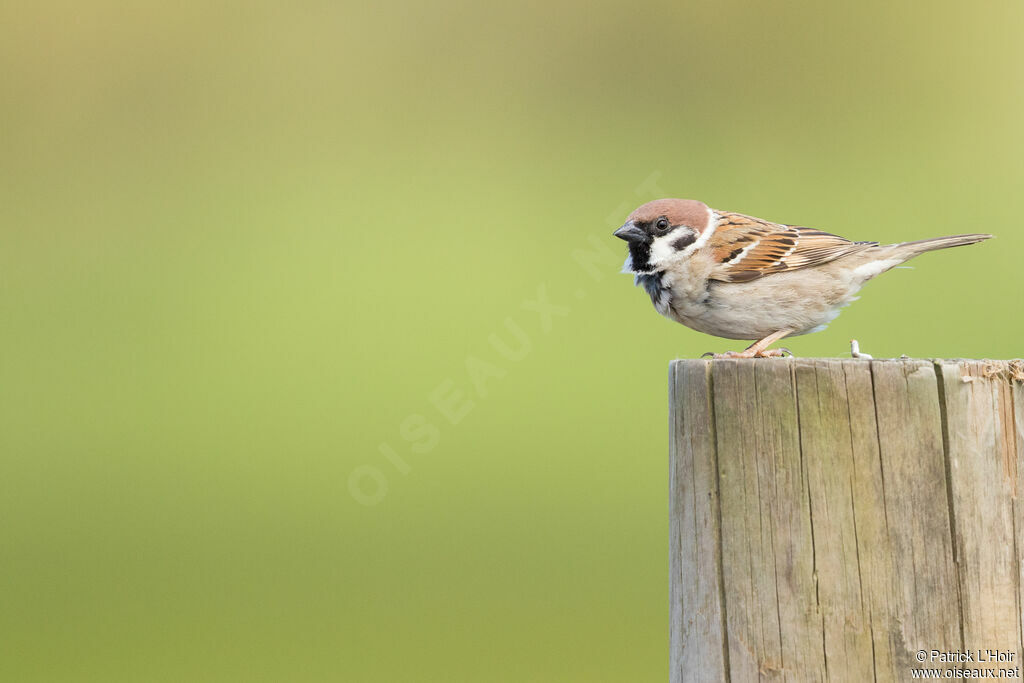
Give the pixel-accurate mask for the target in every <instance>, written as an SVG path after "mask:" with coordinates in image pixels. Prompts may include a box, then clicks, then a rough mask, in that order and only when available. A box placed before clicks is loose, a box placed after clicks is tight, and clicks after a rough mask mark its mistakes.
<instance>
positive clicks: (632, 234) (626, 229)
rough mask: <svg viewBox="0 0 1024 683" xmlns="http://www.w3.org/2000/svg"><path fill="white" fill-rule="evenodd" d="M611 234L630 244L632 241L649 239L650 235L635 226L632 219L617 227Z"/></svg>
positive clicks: (646, 240)
mask: <svg viewBox="0 0 1024 683" xmlns="http://www.w3.org/2000/svg"><path fill="white" fill-rule="evenodd" d="M612 234H613V235H615V236H616V237H618V238H619V239H620V240H626V241H627V242H629V243H630V244H632V243H633V242H650V241H651V238H650V236H649V235H648V234H647V233H646V232H644V231H643V230H641V229H640V228H638V227H636V226H635V225H634V224H633V221H629V222H627V223H626V224H625V225H623V226H622V227H621V228H619V229H618V230H616V231H615V232H613V233H612Z"/></svg>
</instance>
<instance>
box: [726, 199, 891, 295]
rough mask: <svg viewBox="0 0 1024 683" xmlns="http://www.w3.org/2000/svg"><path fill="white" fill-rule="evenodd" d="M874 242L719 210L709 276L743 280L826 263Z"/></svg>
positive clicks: (874, 244)
mask: <svg viewBox="0 0 1024 683" xmlns="http://www.w3.org/2000/svg"><path fill="white" fill-rule="evenodd" d="M877 244H878V243H877V242H851V241H850V240H848V239H845V238H843V237H839V236H838V235H832V234H830V233H827V232H823V231H821V230H815V229H813V228H801V227H797V226H793V225H779V224H777V223H770V222H768V221H763V220H761V219H759V218H753V217H751V216H744V215H742V214H736V213H719V218H718V222H717V224H716V229H715V233H714V235H713V236H712V237H711V240H710V241H709V243H708V247H709V248H710V249H711V252H712V254H713V256H714V258H715V260H716V261H717V262H718V264H719V265H718V267H717V268H716V269H715V270H714V271H712V273H711V279H713V280H720V281H724V282H747V281H749V280H755V279H757V278H759V277H763V276H765V275H769V274H771V273H778V272H782V271H786V270H797V269H800V268H808V267H810V266H816V265H820V264H822V263H828V262H829V261H834V260H835V259H837V258H839V257H841V256H846V255H847V254H852V253H856V252H858V251H863V250H864V249H868V248H870V247H873V246H877Z"/></svg>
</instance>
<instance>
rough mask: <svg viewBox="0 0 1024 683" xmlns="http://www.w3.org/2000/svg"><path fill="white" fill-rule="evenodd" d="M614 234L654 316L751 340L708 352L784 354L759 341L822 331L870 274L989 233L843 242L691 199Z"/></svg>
mask: <svg viewBox="0 0 1024 683" xmlns="http://www.w3.org/2000/svg"><path fill="white" fill-rule="evenodd" d="M614 234H615V236H616V237H619V238H621V239H623V240H625V241H626V242H628V243H629V256H628V257H627V258H626V263H625V265H624V266H623V272H624V273H634V274H635V279H634V284H636V285H637V286H642V287H643V288H644V289H645V290H646V291H647V293H648V294H649V295H650V297H651V301H652V302H653V303H654V307H655V308H656V309H657V311H658V312H659V313H661V314H662V315H664V316H665V317H667V318H670V319H672V320H675V321H676V322H679V323H682V324H683V325H686V326H687V327H689V328H691V329H694V330H697V331H698V332H704V333H705V334H710V335H714V336H716V337H725V338H727V339H752V340H757V341H755V342H754V343H753V344H751V345H750V346H749V347H747V349H746V350H744V351H728V352H725V353H720V354H713V355H714V356H715V357H716V358H767V357H773V356H775V357H777V356H783V355H785V353H784V351H783V350H781V349H768V347H769V346H770V345H771V344H773V343H774V342H776V341H778V340H780V339H782V338H783V337H788V336H795V335H800V334H809V333H811V332H818V331H820V330H823V329H825V327H826V326H827V325H828V324H829V323H830V322H832V320H834V319H835V318H836V316H838V315H839V311H840V309H841V308H842V307H843V306H846V305H848V304H850V303H851V302H852V301H854V300H855V299H856V297H855V296H854V295H855V294H856V293H857V291H858V290H859V289H860V288H861V287H862V286H864V283H865V282H867V281H868V280H870V279H871V278H873V277H875V276H877V275H880V274H882V273H884V272H885V271H887V270H889V269H890V268H893V267H895V266H898V265H899V264H901V263H903V262H904V261H907V260H909V259H912V258H913V257H915V256H917V255H918V254H923V253H924V252H926V251H932V250H934V249H945V248H947V247H958V246H960V245H962V244H974V243H975V242H981V241H982V240H987V239H989V238H990V237H992V235H983V234H973V235H954V236H952V237H936V238H933V239H927V240H919V241H916V242H901V243H900V244H888V245H880V244H879V243H878V242H851V241H850V240H848V239H845V238H843V237H839V236H838V235H832V234H829V233H827V232H822V231H821V230H814V229H812V228H802V227H797V226H794V225H785V224H782V223H772V222H769V221H766V220H762V219H760V218H754V217H752V216H744V215H743V214H739V213H732V212H728V211H716V210H715V209H712V208H709V207H708V206H707V205H706V204H704V203H703V202H699V201H696V200H693V199H658V200H655V201H653V202H648V203H647V204H644V205H643V206H641V207H639V208H638V209H636V210H635V211H634V212H633V213H631V214H630V215H629V219H628V220H627V221H626V223H625V224H624V225H623V226H622V227H621V228H619V229H618V230H616V231H615V233H614Z"/></svg>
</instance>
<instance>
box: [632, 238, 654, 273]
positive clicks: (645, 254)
mask: <svg viewBox="0 0 1024 683" xmlns="http://www.w3.org/2000/svg"><path fill="white" fill-rule="evenodd" d="M629 260H630V261H631V262H632V264H633V270H634V271H642V270H650V269H651V245H650V244H648V243H646V242H630V243H629Z"/></svg>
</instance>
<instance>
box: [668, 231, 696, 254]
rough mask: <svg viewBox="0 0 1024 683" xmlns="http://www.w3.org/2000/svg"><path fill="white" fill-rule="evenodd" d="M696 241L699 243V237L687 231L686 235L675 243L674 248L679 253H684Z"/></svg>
mask: <svg viewBox="0 0 1024 683" xmlns="http://www.w3.org/2000/svg"><path fill="white" fill-rule="evenodd" d="M696 241H697V236H696V235H694V234H693V233H692V232H690V231H687V232H686V234H684V235H683V236H682V237H680V238H679V239H677V240H676V241H675V242H673V243H672V246H673V248H675V249H676V250H677V251H682V250H683V249H686V248H687V247H688V246H690V245H691V244H693V243H694V242H696Z"/></svg>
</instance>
